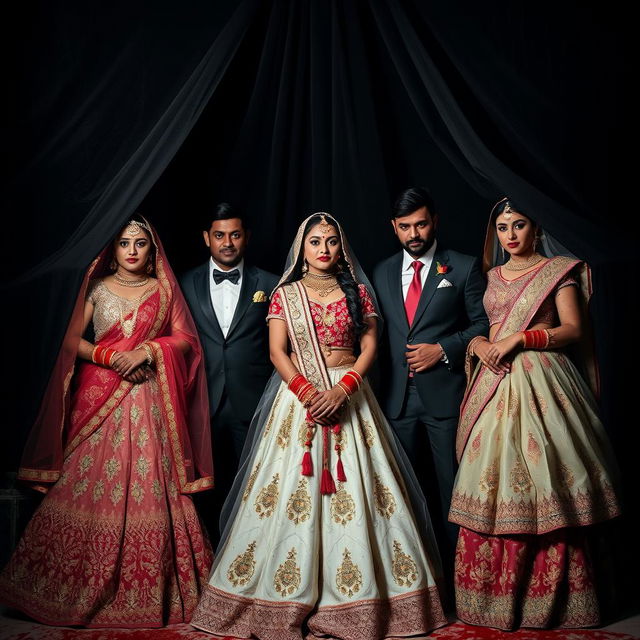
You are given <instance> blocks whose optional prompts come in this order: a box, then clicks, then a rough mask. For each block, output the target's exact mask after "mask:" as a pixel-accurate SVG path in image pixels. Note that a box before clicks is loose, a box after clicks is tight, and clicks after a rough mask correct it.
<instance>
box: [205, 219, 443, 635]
mask: <svg viewBox="0 0 640 640" xmlns="http://www.w3.org/2000/svg"><path fill="white" fill-rule="evenodd" d="M305 223H306V220H305V222H303V223H302V225H301V227H300V231H299V234H298V237H297V240H296V243H295V244H294V249H293V250H292V252H290V258H289V263H290V264H294V263H295V261H296V259H297V257H298V252H299V251H300V246H301V235H302V230H303V229H304V226H305ZM341 235H342V231H341ZM342 238H343V242H342V246H343V250H345V252H346V251H348V248H347V247H346V243H345V240H344V236H342ZM349 262H350V264H351V265H352V267H353V265H354V264H355V263H354V261H353V258H352V257H351V258H349ZM287 274H288V271H287V272H285V276H283V279H284V278H285V277H286V276H287ZM356 281H358V282H360V283H362V282H363V278H362V276H359V275H356ZM359 289H360V299H361V301H362V306H363V313H364V314H365V315H367V314H371V315H375V310H374V307H373V303H372V301H371V298H370V296H369V293H368V291H367V289H366V287H365V286H364V285H363V284H360V287H359ZM270 315H271V317H279V318H283V319H285V321H286V323H287V328H288V332H289V336H290V342H291V346H292V349H293V351H294V352H295V353H296V354H297V356H298V363H299V366H300V368H301V369H302V370H303V373H304V374H305V375H306V377H307V378H308V379H309V380H310V381H312V382H313V383H314V384H315V385H316V386H317V388H320V389H322V388H328V387H329V386H332V385H333V384H335V383H336V382H337V381H338V380H339V379H340V378H341V377H342V375H343V374H344V373H345V371H346V370H347V369H348V368H349V367H347V368H345V367H338V368H329V369H327V367H326V366H325V365H324V361H323V360H322V356H321V352H320V344H319V341H318V333H319V332H322V331H326V326H323V318H324V319H326V317H327V315H330V316H331V324H332V331H333V338H334V339H336V338H337V339H339V337H340V336H342V337H343V338H344V339H345V341H348V338H347V337H345V336H349V335H351V336H353V329H352V323H351V319H350V317H349V314H348V312H347V307H346V302H345V300H344V298H343V299H341V300H338V301H336V302H335V303H330V304H329V305H326V307H325V306H323V305H319V304H318V303H315V302H310V301H309V300H308V298H307V296H306V293H305V289H304V287H303V286H302V285H301V284H300V283H299V281H296V282H293V283H290V284H285V285H284V286H281V287H280V288H278V289H277V290H276V293H275V294H274V295H273V297H272V301H271V307H270ZM351 341H352V342H353V337H351ZM274 375H275V376H277V374H274ZM305 414H306V410H305V409H303V407H302V405H301V404H300V402H299V401H298V400H297V398H296V396H295V395H294V394H293V393H291V391H289V390H288V388H287V385H286V383H284V382H282V381H281V380H280V378H279V377H277V379H275V378H274V379H273V380H272V382H271V383H270V385H269V386H268V387H267V390H266V391H265V396H264V397H263V400H262V401H261V403H260V405H259V407H258V410H257V412H256V416H255V418H254V425H253V426H254V428H255V434H254V437H253V439H252V441H251V442H249V444H248V445H247V447H246V450H245V453H246V456H245V457H246V460H245V463H244V465H243V468H242V469H241V472H240V474H239V476H238V478H237V479H236V483H235V485H234V490H232V491H234V492H235V498H234V497H232V498H230V500H229V501H228V503H227V505H226V509H228V510H229V511H230V515H229V518H228V523H227V526H226V529H225V531H224V533H223V538H222V541H221V543H220V546H219V547H218V551H217V553H216V560H215V563H214V569H213V572H212V575H211V578H210V580H209V585H208V586H207V587H206V588H205V592H204V594H203V596H202V599H201V602H200V604H199V606H198V608H197V609H196V612H195V614H194V617H193V620H192V624H193V625H194V626H196V627H197V628H199V629H203V630H205V631H209V632H211V633H214V634H216V635H218V636H225V635H228V636H233V637H238V638H259V639H260V640H294V639H295V640H298V639H300V638H302V637H303V633H304V634H306V635H305V636H304V637H306V638H340V639H344V640H376V639H382V638H390V637H412V636H421V635H424V634H426V633H428V632H429V631H430V630H431V629H433V628H435V627H437V626H440V625H442V624H444V623H445V622H446V620H445V618H444V615H443V612H442V608H441V605H440V600H439V596H438V589H437V587H436V577H437V576H438V575H439V558H438V556H437V550H436V547H435V543H434V542H433V537H432V533H431V530H430V524H429V521H428V513H427V512H426V508H425V506H424V502H423V500H424V499H423V498H422V501H421V500H420V495H419V494H418V493H417V491H416V487H417V486H418V485H417V482H416V481H415V477H414V476H412V474H411V472H410V471H408V470H407V468H408V463H407V462H406V459H404V458H402V456H403V454H402V453H401V452H400V451H399V449H398V445H397V444H396V443H395V441H394V440H393V436H392V434H391V431H390V429H389V426H388V424H387V423H386V421H385V419H384V417H383V415H382V412H381V410H380V408H379V406H378V403H377V401H376V399H375V397H374V396H373V394H372V392H371V389H370V387H369V385H368V383H367V382H366V381H365V383H364V385H363V386H362V388H361V389H360V391H358V392H357V393H356V394H355V395H354V396H353V397H352V398H351V402H350V404H349V405H348V408H347V409H346V410H345V413H344V414H343V415H341V420H340V422H341V427H342V429H341V449H342V452H341V456H342V462H343V465H344V470H345V474H346V478H347V480H346V481H345V482H336V485H337V491H336V492H335V493H332V494H328V495H323V494H322V493H321V491H320V484H321V483H320V470H322V467H323V444H322V438H323V434H322V433H321V431H324V435H326V437H328V438H329V439H332V438H335V435H334V434H333V433H332V432H331V431H330V430H327V429H322V428H321V427H319V426H318V428H317V429H318V433H317V435H316V437H315V440H314V444H313V446H312V449H311V453H312V456H313V468H314V475H313V476H311V477H307V476H304V475H302V474H301V460H302V456H303V453H304V450H305V449H304V443H305V440H306V433H307V426H306V423H305ZM249 438H250V440H251V435H250V436H249ZM334 442H335V440H331V442H329V443H328V444H329V446H330V450H333V446H331V445H332V444H333V443H334ZM325 453H326V449H325ZM333 463H335V460H334V461H333Z"/></svg>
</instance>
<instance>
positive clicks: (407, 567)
mask: <svg viewBox="0 0 640 640" xmlns="http://www.w3.org/2000/svg"><path fill="white" fill-rule="evenodd" d="M391 572H392V573H393V579H394V580H395V582H396V584H397V585H398V586H400V587H410V586H411V585H412V584H413V583H414V582H415V581H416V580H417V579H418V566H417V565H416V563H415V562H414V560H413V558H412V557H411V556H410V555H409V554H407V553H404V552H403V551H402V545H401V544H400V543H399V542H398V541H397V540H394V541H393V564H392V568H391Z"/></svg>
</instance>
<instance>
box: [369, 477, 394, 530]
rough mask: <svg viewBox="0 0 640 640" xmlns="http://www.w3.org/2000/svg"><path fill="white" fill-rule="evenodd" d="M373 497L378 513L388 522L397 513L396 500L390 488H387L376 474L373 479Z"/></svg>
mask: <svg viewBox="0 0 640 640" xmlns="http://www.w3.org/2000/svg"><path fill="white" fill-rule="evenodd" d="M373 497H374V501H375V505H376V511H377V512H378V513H379V514H380V515H381V516H382V517H383V518H387V520H388V519H389V518H390V517H391V516H392V515H393V514H394V513H395V510H396V500H395V498H394V497H393V494H392V493H391V491H389V488H388V487H385V486H384V484H383V483H382V480H381V479H380V476H379V475H378V474H377V473H376V474H374V477H373Z"/></svg>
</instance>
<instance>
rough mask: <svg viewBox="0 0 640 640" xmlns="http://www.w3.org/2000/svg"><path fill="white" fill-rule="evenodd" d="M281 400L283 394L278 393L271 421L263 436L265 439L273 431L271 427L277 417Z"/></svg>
mask: <svg viewBox="0 0 640 640" xmlns="http://www.w3.org/2000/svg"><path fill="white" fill-rule="evenodd" d="M280 400H282V393H278V395H277V396H276V399H275V401H274V402H273V407H272V409H271V415H270V416H269V421H268V422H267V426H266V427H265V429H264V433H263V434H262V437H263V438H266V437H267V434H268V433H269V431H271V427H272V426H273V421H274V419H275V417H276V413H277V409H278V405H279V404H280Z"/></svg>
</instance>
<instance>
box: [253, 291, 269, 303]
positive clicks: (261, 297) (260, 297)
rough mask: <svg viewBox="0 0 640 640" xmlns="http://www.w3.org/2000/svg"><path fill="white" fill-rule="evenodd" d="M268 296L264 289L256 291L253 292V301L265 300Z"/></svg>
mask: <svg viewBox="0 0 640 640" xmlns="http://www.w3.org/2000/svg"><path fill="white" fill-rule="evenodd" d="M268 300H269V298H267V294H266V293H265V292H264V291H256V292H255V293H254V294H253V301H254V302H267V301H268Z"/></svg>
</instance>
